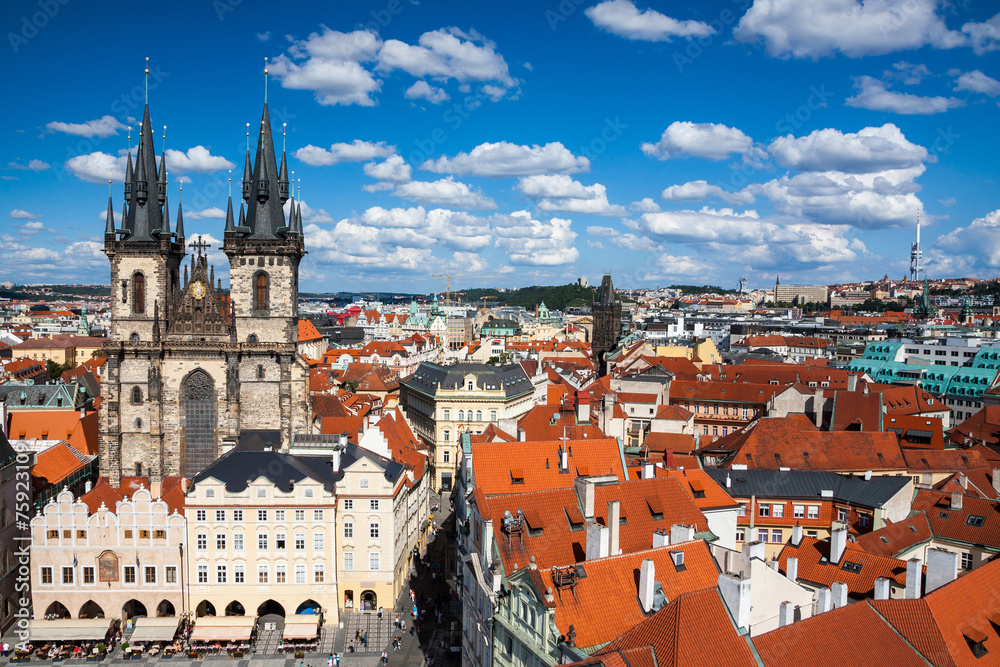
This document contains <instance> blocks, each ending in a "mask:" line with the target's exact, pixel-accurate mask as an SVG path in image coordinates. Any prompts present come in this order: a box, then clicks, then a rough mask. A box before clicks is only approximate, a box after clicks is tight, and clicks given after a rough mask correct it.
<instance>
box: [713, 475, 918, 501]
mask: <svg viewBox="0 0 1000 667" xmlns="http://www.w3.org/2000/svg"><path fill="white" fill-rule="evenodd" d="M705 473H707V474H708V476H709V477H711V478H712V479H714V480H715V481H716V482H717V483H718V484H720V485H721V486H723V487H725V488H726V490H727V492H728V493H729V495H731V496H732V497H734V498H750V497H751V496H754V497H757V498H774V499H778V498H790V499H795V500H817V501H818V500H821V499H825V500H830V501H836V502H843V503H848V504H850V505H851V506H853V507H866V508H876V507H881V506H882V505H884V504H885V503H887V502H889V501H890V500H891V499H892V498H894V497H895V496H896V494H898V493H899V491H900V490H901V489H903V488H904V487H906V486H907V485H908V484H910V483H912V481H913V480H912V478H910V477H908V476H905V475H872V478H871V479H870V480H865V478H864V477H863V476H860V475H858V476H854V475H841V474H837V473H834V472H826V471H819V470H796V469H794V468H793V469H791V470H775V469H764V468H750V469H748V470H730V469H727V468H707V469H706V470H705ZM727 479H728V480H729V482H728V484H729V486H727V482H726V480H727ZM823 491H830V492H831V493H832V495H831V496H829V497H827V498H824V496H823ZM907 496H909V494H907Z"/></svg>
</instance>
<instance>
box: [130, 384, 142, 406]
mask: <svg viewBox="0 0 1000 667" xmlns="http://www.w3.org/2000/svg"><path fill="white" fill-rule="evenodd" d="M132 402H133V403H142V389H140V388H139V387H132Z"/></svg>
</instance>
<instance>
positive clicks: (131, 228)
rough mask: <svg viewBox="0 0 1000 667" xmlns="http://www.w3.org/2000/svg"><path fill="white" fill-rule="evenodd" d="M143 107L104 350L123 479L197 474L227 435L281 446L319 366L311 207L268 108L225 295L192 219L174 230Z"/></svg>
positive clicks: (105, 426)
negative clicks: (301, 346)
mask: <svg viewBox="0 0 1000 667" xmlns="http://www.w3.org/2000/svg"><path fill="white" fill-rule="evenodd" d="M151 128H152V125H151V121H150V117H149V108H148V106H147V107H146V109H145V111H144V114H143V120H142V127H141V130H140V137H139V147H138V152H137V155H136V160H135V164H134V165H133V163H132V157H131V154H130V155H129V158H128V164H127V167H126V173H125V204H124V208H123V211H122V221H121V227H118V226H116V224H115V218H114V213H113V206H112V201H111V200H110V197H109V201H108V214H107V224H106V228H105V234H104V252H105V254H106V255H107V256H108V259H109V260H110V263H111V297H112V298H111V303H112V305H111V326H110V331H109V339H110V340H109V341H108V342H107V343H105V346H104V351H105V352H106V353H107V355H108V361H107V363H106V364H105V366H104V377H103V378H102V400H101V405H100V468H101V475H104V476H107V477H108V478H109V481H110V483H111V484H112V485H113V486H117V485H118V483H119V480H120V479H121V477H122V476H128V475H139V476H143V475H148V476H149V477H150V479H151V482H158V481H160V480H161V479H162V478H163V477H166V476H176V475H183V476H185V477H188V478H193V477H194V476H195V475H196V474H197V473H198V472H200V471H201V470H203V469H204V468H206V467H207V466H208V465H209V464H210V463H212V462H213V461H214V460H215V459H216V458H218V456H219V453H220V451H221V447H222V444H223V443H224V442H226V441H227V440H228V441H230V442H235V441H236V440H238V438H239V437H240V434H241V433H245V432H247V431H256V430H265V431H272V432H277V433H278V434H279V437H280V441H281V445H282V447H283V448H285V447H287V446H288V445H289V444H290V442H291V439H292V434H293V433H295V432H306V431H307V430H308V427H309V423H310V418H311V414H310V412H311V408H310V401H309V368H308V365H307V363H306V362H305V361H304V360H303V359H302V358H301V357H300V356H299V355H298V354H297V353H296V344H297V340H298V275H299V262H300V261H301V259H302V257H303V255H305V244H304V239H303V234H302V219H301V209H300V207H299V206H297V205H296V202H295V201H294V199H293V200H291V202H290V205H289V206H287V208H288V213H287V219H286V213H285V210H284V209H285V208H286V207H285V204H286V202H287V201H288V200H289V182H288V175H287V168H286V163H285V155H284V153H283V154H282V156H281V165H280V168H279V167H278V165H277V161H276V159H275V153H274V142H273V139H272V134H271V123H270V118H269V115H268V109H267V105H266V104H265V106H264V112H263V117H262V119H261V126H260V132H259V135H258V141H257V150H256V156H255V159H254V160H253V161H251V157H250V151H249V150H248V151H247V156H246V165H245V169H244V176H243V183H242V195H243V197H242V198H243V201H242V202H240V206H239V219H238V222H237V220H236V218H235V216H234V213H233V202H232V199H231V198H230V201H229V210H228V213H227V218H226V226H225V231H224V242H223V247H222V250H223V252H224V253H225V254H226V256H227V258H228V260H229V284H230V290H229V294H224V293H223V292H224V291H223V289H222V280H221V278H219V279H216V277H215V268H214V267H209V266H208V260H207V257H206V255H205V254H204V252H203V251H204V250H205V249H206V248H207V247H208V246H207V245H205V244H202V243H201V242H200V239H199V242H198V243H195V244H193V247H194V249H195V250H196V252H195V253H194V254H193V255H192V256H191V257H190V260H189V259H188V257H187V239H185V236H184V218H183V210H182V209H181V208H180V207H178V210H177V223H176V228H175V229H173V230H172V229H171V224H170V213H169V204H168V201H167V192H166V190H167V179H166V164H165V160H164V159H163V157H162V156H161V160H160V165H159V169H157V165H156V158H155V155H154V152H153V141H152V140H153V136H152V129H151Z"/></svg>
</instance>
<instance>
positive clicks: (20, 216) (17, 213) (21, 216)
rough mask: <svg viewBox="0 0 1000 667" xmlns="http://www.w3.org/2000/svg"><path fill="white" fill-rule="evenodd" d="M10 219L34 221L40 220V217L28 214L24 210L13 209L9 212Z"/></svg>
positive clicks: (35, 214) (36, 214)
mask: <svg viewBox="0 0 1000 667" xmlns="http://www.w3.org/2000/svg"><path fill="white" fill-rule="evenodd" d="M10 217H12V218H14V219H15V220H34V219H35V218H40V217H42V216H41V215H39V214H38V213H29V212H28V211H25V210H24V209H20V208H15V209H13V210H12V211H11V212H10Z"/></svg>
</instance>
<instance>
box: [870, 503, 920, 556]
mask: <svg viewBox="0 0 1000 667" xmlns="http://www.w3.org/2000/svg"><path fill="white" fill-rule="evenodd" d="M930 540H931V526H930V524H929V523H927V515H926V514H925V513H924V512H918V513H916V514H914V515H913V516H911V517H910V518H908V519H906V520H905V521H899V522H897V523H891V524H889V525H888V526H885V527H884V528H880V529H879V530H875V531H872V532H870V533H866V534H864V535H859V536H858V538H857V545H858V546H859V547H861V548H862V549H864V550H865V551H867V552H868V553H872V554H876V555H879V556H893V557H896V556H899V555H900V554H902V553H905V552H907V551H909V550H910V549H912V548H913V547H915V546H917V545H918V544H922V543H924V542H930Z"/></svg>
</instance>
